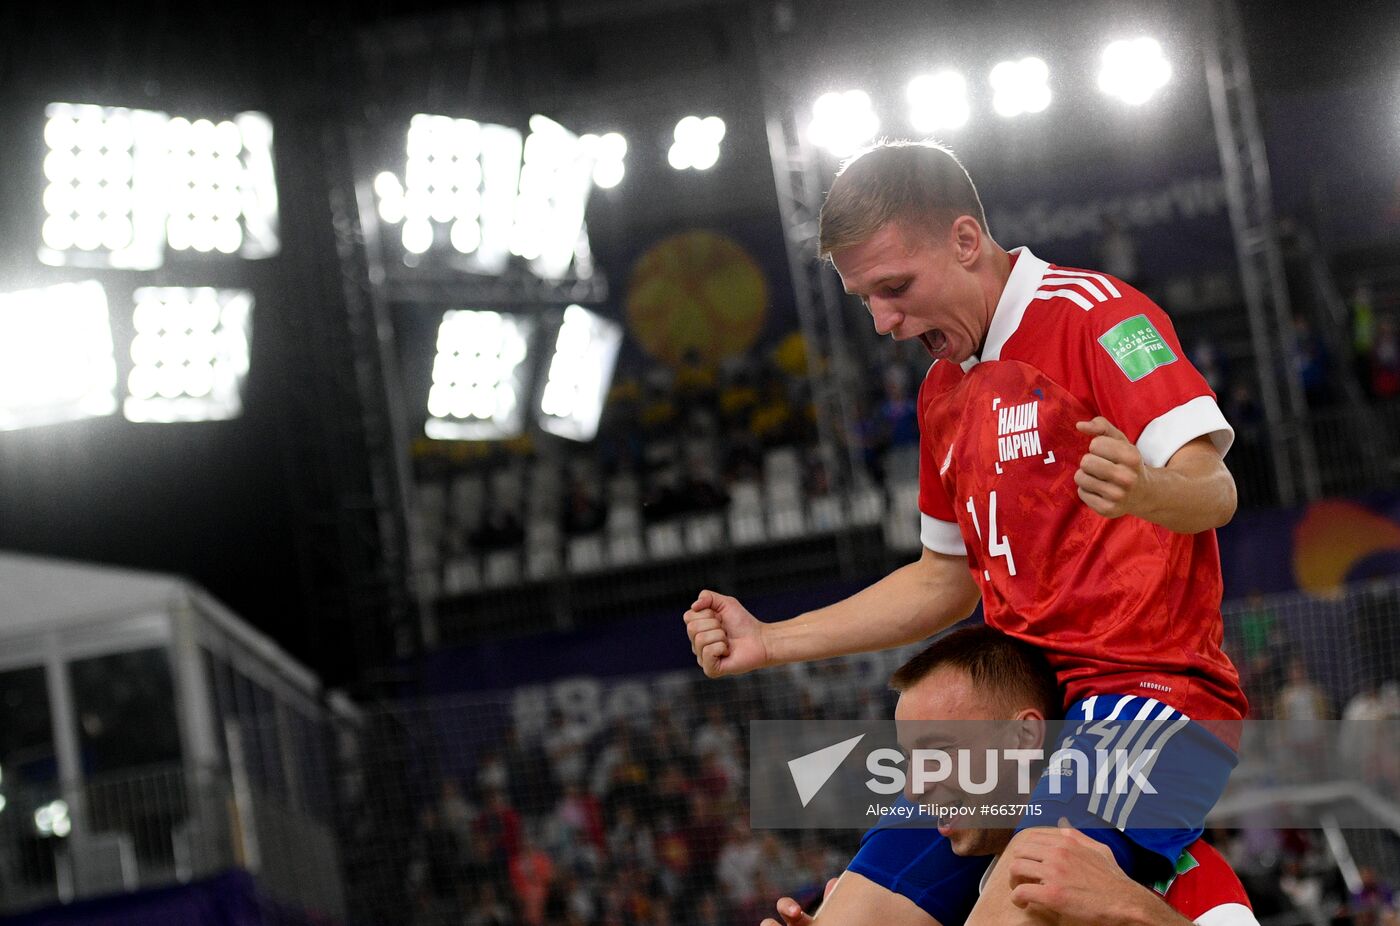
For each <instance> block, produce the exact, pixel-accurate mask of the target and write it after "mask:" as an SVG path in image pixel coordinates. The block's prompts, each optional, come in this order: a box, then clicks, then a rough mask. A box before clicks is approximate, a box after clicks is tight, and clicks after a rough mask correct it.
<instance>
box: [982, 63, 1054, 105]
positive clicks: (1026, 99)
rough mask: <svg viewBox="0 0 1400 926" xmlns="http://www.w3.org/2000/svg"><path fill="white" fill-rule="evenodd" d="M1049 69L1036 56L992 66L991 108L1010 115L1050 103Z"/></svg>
mask: <svg viewBox="0 0 1400 926" xmlns="http://www.w3.org/2000/svg"><path fill="white" fill-rule="evenodd" d="M1049 81H1050V69H1049V68H1048V67H1046V66H1045V62H1044V61H1042V60H1041V59H1039V58H1036V57H1034V56H1032V57H1027V58H1022V59H1021V60H1019V61H1003V62H1001V63H1000V64H998V65H997V66H996V67H994V68H992V73H991V83H992V108H993V109H995V110H996V111H997V115H999V116H1005V117H1007V118H1010V117H1012V116H1020V115H1022V114H1025V113H1038V112H1043V111H1044V110H1045V108H1046V107H1047V106H1049V105H1050V83H1049Z"/></svg>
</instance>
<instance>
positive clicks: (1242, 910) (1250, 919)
mask: <svg viewBox="0 0 1400 926" xmlns="http://www.w3.org/2000/svg"><path fill="white" fill-rule="evenodd" d="M1157 893H1159V894H1161V895H1163V897H1162V899H1163V900H1165V901H1166V902H1167V906H1169V907H1171V908H1172V909H1173V910H1175V911H1176V912H1177V913H1180V914H1181V915H1182V916H1184V917H1186V918H1187V919H1188V920H1190V921H1191V922H1193V923H1196V924H1198V926H1259V921H1258V920H1256V919H1255V918H1254V910H1253V908H1252V907H1250V905H1249V895H1248V894H1246V893H1245V890H1244V885H1243V884H1241V883H1240V879H1239V876H1238V875H1236V874H1235V870H1234V869H1233V868H1231V867H1230V863H1229V862H1227V861H1225V859H1224V858H1223V857H1222V856H1221V854H1220V853H1219V852H1217V851H1215V849H1214V848H1213V847H1212V846H1211V845H1210V843H1208V842H1204V841H1202V840H1199V839H1198V840H1196V841H1195V842H1194V843H1192V844H1191V845H1190V846H1189V847H1187V849H1186V851H1185V852H1183V853H1181V858H1180V859H1179V860H1177V863H1176V875H1175V876H1174V877H1173V878H1172V879H1171V880H1170V881H1168V882H1167V883H1166V884H1158V885H1157Z"/></svg>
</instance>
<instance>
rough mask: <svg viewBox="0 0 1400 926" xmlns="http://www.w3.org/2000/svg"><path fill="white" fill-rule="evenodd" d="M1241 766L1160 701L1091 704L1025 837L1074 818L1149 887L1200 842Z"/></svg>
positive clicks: (1083, 707)
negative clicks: (1034, 829)
mask: <svg viewBox="0 0 1400 926" xmlns="http://www.w3.org/2000/svg"><path fill="white" fill-rule="evenodd" d="M1238 761H1239V757H1238V756H1237V755H1236V754H1235V751H1234V750H1233V749H1231V748H1230V747H1229V746H1227V745H1226V744H1225V743H1224V742H1222V741H1221V740H1220V739H1219V738H1218V737H1216V736H1215V734H1213V733H1211V732H1210V731H1209V730H1207V729H1206V728H1205V727H1204V726H1202V725H1201V724H1199V723H1197V722H1196V721H1194V720H1192V719H1191V718H1190V717H1187V716H1186V715H1185V714H1183V713H1181V712H1180V711H1178V710H1176V709H1174V708H1172V707H1170V706H1168V705H1166V704H1163V703H1162V702H1160V701H1158V700H1157V699H1155V698H1143V697H1138V696H1135V695H1094V696H1093V697H1089V698H1084V699H1083V700H1081V701H1076V702H1075V703H1074V704H1072V705H1070V708H1069V711H1068V712H1067V713H1066V718H1065V723H1064V727H1063V728H1062V735H1061V737H1060V743H1059V746H1058V748H1057V749H1056V752H1055V753H1054V754H1053V755H1051V756H1050V758H1049V760H1048V761H1047V762H1046V768H1045V771H1044V772H1043V773H1042V775H1041V777H1040V781H1039V782H1038V783H1037V784H1036V788H1035V791H1034V792H1033V793H1032V795H1031V798H1030V803H1031V805H1032V806H1033V807H1034V806H1038V807H1039V812H1038V813H1036V812H1032V813H1031V814H1027V815H1026V816H1025V817H1023V818H1022V820H1021V823H1020V825H1019V826H1017V829H1018V830H1022V829H1027V828H1030V827H1034V826H1055V825H1056V823H1057V822H1058V821H1059V820H1060V818H1061V817H1064V818H1067V819H1068V820H1069V822H1070V824H1071V825H1072V826H1074V827H1075V828H1077V829H1081V830H1084V831H1085V832H1086V833H1088V835H1090V836H1092V837H1093V838H1095V839H1097V840H1099V841H1100V842H1103V843H1105V844H1106V845H1108V847H1109V848H1111V849H1112V850H1113V854H1114V856H1115V857H1116V858H1117V859H1118V864H1119V865H1120V866H1121V867H1122V868H1123V870H1124V871H1125V872H1127V873H1128V874H1129V875H1131V876H1132V877H1133V878H1135V879H1136V880H1138V881H1144V882H1145V883H1150V882H1151V881H1152V880H1155V879H1156V877H1157V876H1158V875H1159V874H1160V873H1161V868H1162V866H1164V865H1175V863H1176V860H1177V858H1178V857H1179V856H1180V855H1181V852H1182V850H1183V849H1185V848H1186V847H1187V846H1189V845H1190V844H1191V843H1193V842H1195V841H1196V839H1197V838H1198V837H1199V836H1200V835H1201V831H1202V829H1203V828H1204V826H1205V820H1206V814H1207V813H1209V812H1210V809H1211V808H1212V807H1214V806H1215V802H1216V801H1218V800H1219V799H1220V795H1221V794H1223V793H1224V792H1225V784H1226V782H1227V781H1228V780H1229V778H1230V772H1231V771H1232V770H1233V769H1234V767H1235V764H1236V763H1237V762H1238ZM1154 792H1155V793H1154Z"/></svg>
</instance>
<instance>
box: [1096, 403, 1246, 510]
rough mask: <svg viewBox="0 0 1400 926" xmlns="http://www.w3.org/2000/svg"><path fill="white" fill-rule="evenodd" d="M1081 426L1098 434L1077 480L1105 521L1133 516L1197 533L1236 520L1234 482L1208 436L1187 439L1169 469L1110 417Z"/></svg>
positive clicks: (1097, 419)
mask: <svg viewBox="0 0 1400 926" xmlns="http://www.w3.org/2000/svg"><path fill="white" fill-rule="evenodd" d="M1078 428H1079V430H1080V431H1081V432H1083V433H1085V434H1093V435H1095V436H1094V439H1093V441H1092V442H1090V444H1089V452H1088V453H1086V454H1085V455H1084V456H1083V458H1082V459H1080V461H1079V471H1078V472H1077V473H1075V474H1074V481H1075V484H1076V485H1077V486H1078V487H1079V498H1080V499H1081V500H1082V501H1083V502H1084V504H1086V505H1088V506H1089V507H1090V508H1092V509H1093V510H1094V511H1096V512H1098V513H1099V514H1101V515H1103V516H1104V517H1106V518H1118V517H1122V516H1123V515H1125V514H1131V515H1136V516H1137V517H1139V518H1142V519H1143V520H1145V521H1151V522H1152V523H1153V524H1160V525H1161V526H1162V527H1165V528H1167V529H1168V530H1172V531H1176V532H1177V533H1179V534H1196V533H1200V532H1201V531H1204V530H1210V529H1211V528H1214V527H1222V526H1223V525H1225V524H1228V523H1229V521H1230V519H1231V518H1232V517H1234V516H1235V508H1236V505H1237V499H1236V494H1235V478H1234V477H1233V476H1231V475H1230V470H1229V469H1227V468H1226V466H1225V461H1224V460H1223V459H1222V458H1221V456H1220V451H1219V450H1218V449H1216V446H1215V444H1214V443H1213V442H1212V441H1211V439H1210V437H1209V436H1206V435H1203V436H1201V437H1197V438H1196V439H1194V440H1191V441H1188V442H1187V443H1186V444H1184V445H1183V446H1182V447H1181V448H1180V449H1179V450H1177V452H1176V453H1174V454H1173V455H1172V458H1171V459H1170V460H1168V461H1167V465H1166V466H1161V467H1155V466H1148V465H1146V464H1145V463H1144V462H1143V459H1142V453H1141V452H1139V451H1138V449H1137V447H1135V446H1133V444H1132V443H1130V442H1129V441H1128V438H1127V437H1126V436H1125V435H1124V434H1123V432H1122V431H1120V430H1118V429H1117V428H1115V427H1114V426H1113V425H1112V424H1111V423H1110V422H1109V421H1108V420H1107V419H1106V418H1095V419H1094V420H1093V421H1081V422H1079V424H1078Z"/></svg>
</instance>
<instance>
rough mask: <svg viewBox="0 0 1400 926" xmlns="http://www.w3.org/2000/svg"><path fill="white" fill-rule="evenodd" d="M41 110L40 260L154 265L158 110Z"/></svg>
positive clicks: (157, 251) (69, 106)
mask: <svg viewBox="0 0 1400 926" xmlns="http://www.w3.org/2000/svg"><path fill="white" fill-rule="evenodd" d="M44 113H45V116H46V117H47V119H46V122H45V125H44V143H45V145H46V147H47V148H48V153H47V154H46V155H45V156H44V178H45V181H46V182H45V187H44V194H43V202H44V212H45V213H46V216H45V219H44V224H43V227H42V230H41V238H42V244H41V246H40V248H39V259H40V260H41V261H43V262H44V263H46V264H50V265H53V266H60V267H61V266H65V265H72V266H82V267H119V268H124V269H128V270H152V269H155V268H156V267H159V266H160V265H161V263H162V260H163V253H162V248H163V246H164V244H165V235H164V229H163V228H162V225H163V223H164V220H165V208H164V186H163V184H164V171H163V169H162V167H161V161H162V159H163V154H164V152H163V146H162V137H163V136H162V133H163V129H164V126H165V123H166V116H165V114H164V113H159V112H151V111H149V110H141V109H121V108H117V107H110V106H92V105H85V104H77V103H50V104H49V105H48V106H47V107H46V108H45V110H44Z"/></svg>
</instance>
